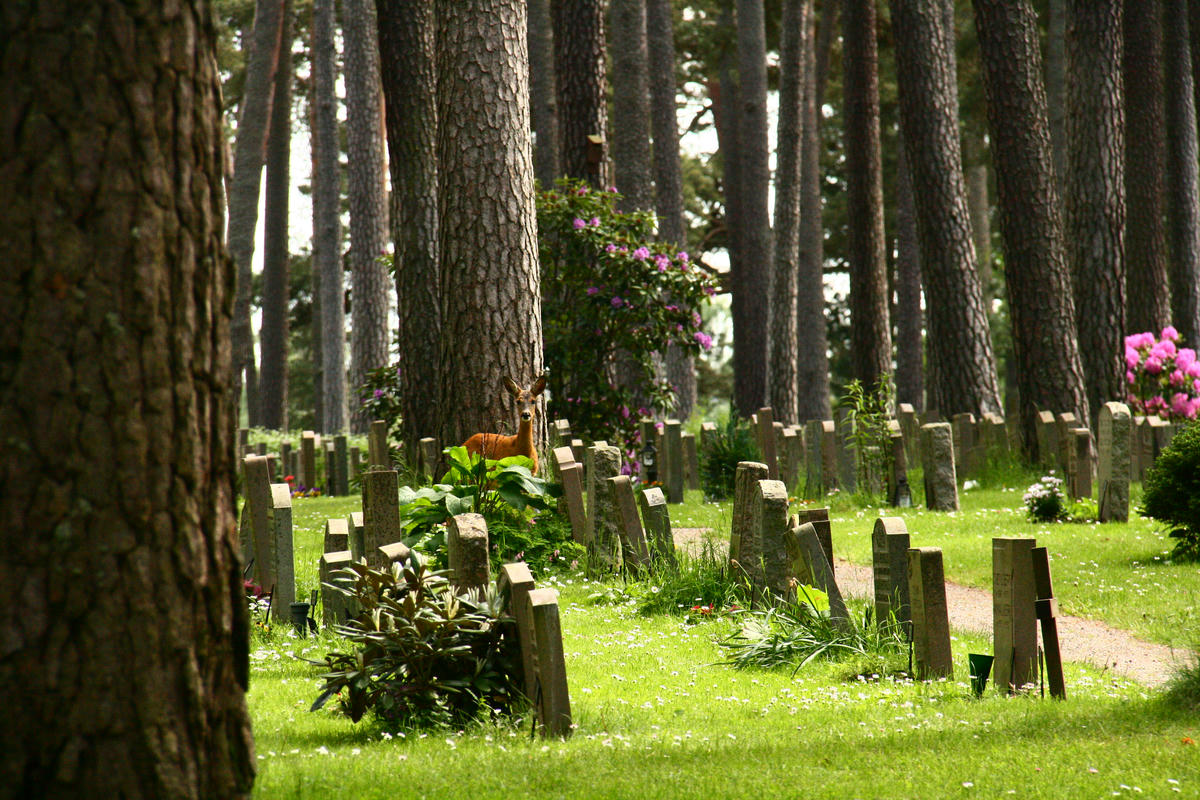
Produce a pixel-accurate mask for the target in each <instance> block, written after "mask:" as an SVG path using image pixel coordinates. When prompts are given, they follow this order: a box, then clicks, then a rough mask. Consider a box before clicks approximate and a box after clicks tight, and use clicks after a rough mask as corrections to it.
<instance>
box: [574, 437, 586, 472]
mask: <svg viewBox="0 0 1200 800" xmlns="http://www.w3.org/2000/svg"><path fill="white" fill-rule="evenodd" d="M571 453H572V455H574V456H575V463H576V464H578V465H580V466H581V467H583V473H584V474H583V479H584V480H587V448H586V447H584V446H583V439H572V440H571Z"/></svg>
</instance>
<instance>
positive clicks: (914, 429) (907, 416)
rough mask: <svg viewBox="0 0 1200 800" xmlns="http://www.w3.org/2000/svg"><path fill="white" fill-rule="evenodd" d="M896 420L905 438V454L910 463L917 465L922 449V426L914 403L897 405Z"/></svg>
mask: <svg viewBox="0 0 1200 800" xmlns="http://www.w3.org/2000/svg"><path fill="white" fill-rule="evenodd" d="M896 419H897V421H898V422H899V423H900V433H901V434H903V436H904V454H905V455H906V456H907V457H908V463H910V464H916V463H917V462H918V461H920V450H921V448H920V446H919V443H918V440H919V438H920V434H919V431H920V429H921V426H920V425H919V424H918V423H917V412H916V410H914V409H913V406H912V403H900V404H899V405H897V406H896Z"/></svg>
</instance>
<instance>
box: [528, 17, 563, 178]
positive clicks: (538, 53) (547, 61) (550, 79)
mask: <svg viewBox="0 0 1200 800" xmlns="http://www.w3.org/2000/svg"><path fill="white" fill-rule="evenodd" d="M528 6H529V114H530V118H531V119H532V120H533V130H534V133H535V134H536V141H535V143H534V148H533V174H534V176H535V177H536V178H537V180H538V183H539V184H541V188H542V189H543V190H547V189H552V188H554V181H555V179H556V178H558V175H559V169H558V162H559V158H558V96H557V95H558V84H557V81H556V80H555V78H554V26H553V25H551V23H550V0H529V2H528Z"/></svg>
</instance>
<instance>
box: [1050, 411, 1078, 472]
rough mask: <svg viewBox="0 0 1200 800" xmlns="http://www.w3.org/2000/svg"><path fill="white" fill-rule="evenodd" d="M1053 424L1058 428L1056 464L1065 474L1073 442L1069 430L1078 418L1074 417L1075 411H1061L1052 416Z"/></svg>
mask: <svg viewBox="0 0 1200 800" xmlns="http://www.w3.org/2000/svg"><path fill="white" fill-rule="evenodd" d="M1054 424H1055V426H1056V427H1057V429H1058V466H1059V469H1061V470H1062V474H1063V475H1066V474H1067V468H1068V467H1069V466H1070V464H1071V448H1072V446H1073V444H1074V440H1073V438H1072V436H1071V431H1072V430H1074V429H1075V428H1076V427H1078V425H1079V420H1077V419H1076V418H1075V412H1073V411H1063V412H1060V413H1058V414H1056V415H1055V416H1054Z"/></svg>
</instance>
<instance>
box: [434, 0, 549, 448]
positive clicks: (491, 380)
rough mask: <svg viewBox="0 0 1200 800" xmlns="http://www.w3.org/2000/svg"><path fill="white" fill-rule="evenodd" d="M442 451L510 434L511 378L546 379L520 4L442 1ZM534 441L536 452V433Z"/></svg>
mask: <svg viewBox="0 0 1200 800" xmlns="http://www.w3.org/2000/svg"><path fill="white" fill-rule="evenodd" d="M437 12H438V14H437V16H438V49H437V52H438V76H439V81H438V86H439V90H438V136H437V141H438V164H439V165H440V168H441V179H442V180H441V186H442V191H441V194H440V203H439V218H440V219H441V222H442V225H441V259H442V263H441V275H442V287H443V291H442V319H443V320H444V325H443V328H442V346H441V356H442V357H441V367H442V368H441V374H442V380H441V391H440V393H439V398H440V399H439V401H438V403H437V405H438V406H439V409H440V412H441V416H442V422H441V428H440V433H441V440H442V443H443V444H446V445H450V444H458V443H460V442H462V441H464V440H465V439H466V438H467V437H468V436H470V435H471V434H474V433H477V432H482V431H496V430H498V429H499V430H501V431H502V432H503V431H510V430H515V420H514V416H513V414H512V413H511V412H510V411H508V410H507V409H508V408H509V403H508V393H507V392H505V391H504V389H503V380H504V378H505V377H511V378H512V379H513V380H515V381H517V382H518V383H521V384H528V383H532V381H533V380H534V378H535V377H536V376H538V375H540V374H541V373H542V322H541V320H542V315H541V276H540V273H539V269H538V249H537V216H536V212H535V209H534V204H533V164H532V162H531V147H530V139H529V84H528V77H527V76H528V74H529V73H528V68H529V64H528V61H527V55H526V54H527V50H526V45H525V31H526V25H525V3H524V2H523V0H439V2H438V4H437ZM535 436H536V437H537V440H538V441H541V431H536V432H535Z"/></svg>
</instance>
